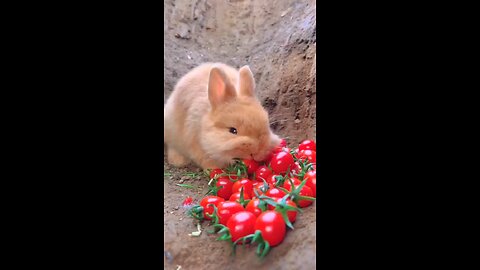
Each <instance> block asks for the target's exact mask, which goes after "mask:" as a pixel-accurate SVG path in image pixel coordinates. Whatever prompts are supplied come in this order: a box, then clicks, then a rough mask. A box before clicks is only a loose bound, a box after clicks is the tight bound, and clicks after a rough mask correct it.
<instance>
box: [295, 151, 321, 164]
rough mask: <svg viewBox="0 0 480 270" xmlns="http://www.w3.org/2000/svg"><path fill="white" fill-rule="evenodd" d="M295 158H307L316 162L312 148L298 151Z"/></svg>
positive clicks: (315, 155)
mask: <svg viewBox="0 0 480 270" xmlns="http://www.w3.org/2000/svg"><path fill="white" fill-rule="evenodd" d="M297 158H298V159H300V160H308V161H309V162H311V163H316V162H317V154H316V152H315V151H313V150H301V151H300V152H298V155H297Z"/></svg>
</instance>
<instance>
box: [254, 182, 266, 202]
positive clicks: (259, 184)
mask: <svg viewBox="0 0 480 270" xmlns="http://www.w3.org/2000/svg"><path fill="white" fill-rule="evenodd" d="M264 185H265V184H264V183H263V182H254V183H253V191H252V198H253V197H256V195H255V192H254V191H255V190H256V191H257V193H258V195H262V194H263V193H265V190H264Z"/></svg>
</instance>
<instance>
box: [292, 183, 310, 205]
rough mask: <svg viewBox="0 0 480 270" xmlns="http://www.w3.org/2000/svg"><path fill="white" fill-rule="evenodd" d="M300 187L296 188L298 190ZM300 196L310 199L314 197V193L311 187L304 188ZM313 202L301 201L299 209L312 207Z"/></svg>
mask: <svg viewBox="0 0 480 270" xmlns="http://www.w3.org/2000/svg"><path fill="white" fill-rule="evenodd" d="M298 186H299V185H295V188H298ZM299 194H300V196H308V197H313V191H312V189H311V188H310V187H308V186H306V185H305V186H303V188H302V189H301V190H300V192H299ZM312 203H313V201H308V200H299V201H298V202H297V205H298V207H300V208H304V207H307V206H309V205H311V204H312Z"/></svg>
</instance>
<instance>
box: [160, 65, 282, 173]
mask: <svg viewBox="0 0 480 270" xmlns="http://www.w3.org/2000/svg"><path fill="white" fill-rule="evenodd" d="M164 120H165V124H164V130H165V131H164V142H165V144H166V145H167V150H168V162H169V163H170V164H172V165H174V166H177V167H180V166H184V165H187V164H188V163H189V162H190V161H193V162H194V163H195V164H197V165H198V166H200V167H202V168H203V169H212V168H224V167H226V166H228V165H229V164H231V163H232V162H233V160H234V158H241V159H254V160H256V161H262V160H263V159H265V158H266V156H267V155H268V154H269V153H270V152H271V151H272V150H273V148H274V147H275V146H277V145H278V144H279V143H280V138H279V137H278V136H277V135H275V134H273V133H272V131H271V130H270V124H269V120H268V113H267V112H266V111H265V109H264V108H263V107H262V105H261V104H260V102H259V101H258V99H257V98H256V96H255V80H254V78H253V74H252V72H251V71H250V68H249V67H248V66H244V67H242V68H240V70H238V71H237V70H236V69H234V68H232V67H230V66H227V65H225V64H221V63H205V64H202V65H200V66H199V67H196V68H194V69H193V70H191V71H190V72H189V73H188V74H186V75H185V76H184V77H182V78H181V79H180V80H179V81H178V83H177V85H176V86H175V89H174V91H173V92H172V94H171V95H170V97H169V99H168V100H167V103H166V105H165V108H164Z"/></svg>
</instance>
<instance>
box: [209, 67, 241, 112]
mask: <svg viewBox="0 0 480 270" xmlns="http://www.w3.org/2000/svg"><path fill="white" fill-rule="evenodd" d="M235 97H236V92H235V87H234V86H233V85H232V84H231V83H230V80H229V79H228V78H227V75H225V73H224V72H223V71H222V70H221V69H220V68H217V67H214V68H212V69H211V70H210V77H209V79H208V99H209V100H210V104H211V105H212V108H214V109H215V107H217V106H218V105H221V104H222V103H225V102H227V101H230V100H231V99H233V98H235Z"/></svg>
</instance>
